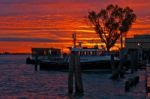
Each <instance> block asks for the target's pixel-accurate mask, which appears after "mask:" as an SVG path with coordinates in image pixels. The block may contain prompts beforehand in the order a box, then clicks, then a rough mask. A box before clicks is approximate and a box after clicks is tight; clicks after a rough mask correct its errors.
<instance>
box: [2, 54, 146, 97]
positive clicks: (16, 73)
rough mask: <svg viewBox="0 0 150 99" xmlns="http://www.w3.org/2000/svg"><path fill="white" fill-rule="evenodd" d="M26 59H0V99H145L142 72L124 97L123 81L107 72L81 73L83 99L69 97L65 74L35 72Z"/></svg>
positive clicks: (20, 57)
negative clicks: (114, 78) (137, 81)
mask: <svg viewBox="0 0 150 99" xmlns="http://www.w3.org/2000/svg"><path fill="white" fill-rule="evenodd" d="M26 57H27V56H26V55H0V99H145V88H144V85H145V84H144V75H143V74H144V71H139V72H138V75H140V83H139V84H138V85H137V86H136V87H134V88H132V89H131V91H130V92H127V93H125V92H124V81H125V79H120V80H117V81H112V80H111V79H109V77H110V75H111V73H108V72H105V73H104V72H100V71H99V72H84V73H83V75H82V78H83V84H84V96H83V97H77V96H74V97H68V96H67V77H68V74H67V72H60V71H37V72H35V71H34V67H33V66H31V65H26V64H25V59H26ZM126 76H127V77H128V76H131V75H130V74H128V75H126Z"/></svg>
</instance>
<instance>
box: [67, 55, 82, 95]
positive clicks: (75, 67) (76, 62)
mask: <svg viewBox="0 0 150 99" xmlns="http://www.w3.org/2000/svg"><path fill="white" fill-rule="evenodd" d="M74 80H75V81H74ZM74 82H75V94H76V95H83V92H84V91H83V83H82V76H81V67H80V57H79V56H78V55H77V53H75V52H72V53H71V54H70V61H69V77H68V94H73V90H74V88H73V84H74Z"/></svg>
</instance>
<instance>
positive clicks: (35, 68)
mask: <svg viewBox="0 0 150 99" xmlns="http://www.w3.org/2000/svg"><path fill="white" fill-rule="evenodd" d="M38 61H39V60H38V55H36V56H35V63H34V64H35V66H34V70H35V71H38V63H39V62H38Z"/></svg>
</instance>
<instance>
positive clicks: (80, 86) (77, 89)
mask: <svg viewBox="0 0 150 99" xmlns="http://www.w3.org/2000/svg"><path fill="white" fill-rule="evenodd" d="M75 93H76V94H78V95H82V94H83V83H82V77H81V66H80V57H79V56H78V55H75Z"/></svg>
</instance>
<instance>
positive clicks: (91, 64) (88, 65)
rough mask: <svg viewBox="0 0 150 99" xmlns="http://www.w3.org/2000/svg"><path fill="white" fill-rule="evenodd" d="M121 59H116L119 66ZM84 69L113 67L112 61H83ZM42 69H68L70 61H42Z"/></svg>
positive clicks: (81, 64)
mask: <svg viewBox="0 0 150 99" xmlns="http://www.w3.org/2000/svg"><path fill="white" fill-rule="evenodd" d="M118 64H119V61H115V66H118ZM80 66H81V69H82V70H92V69H111V63H110V61H97V62H81V63H80ZM40 69H41V70H68V69H69V64H68V63H56V62H40Z"/></svg>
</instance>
